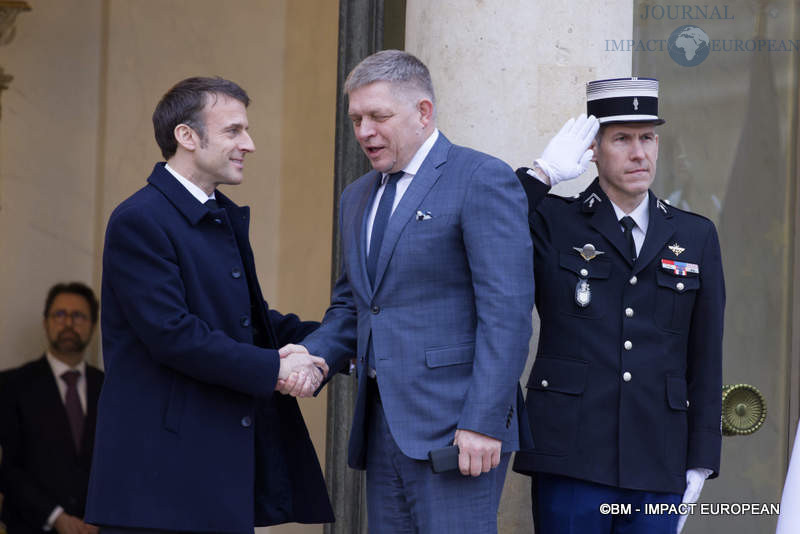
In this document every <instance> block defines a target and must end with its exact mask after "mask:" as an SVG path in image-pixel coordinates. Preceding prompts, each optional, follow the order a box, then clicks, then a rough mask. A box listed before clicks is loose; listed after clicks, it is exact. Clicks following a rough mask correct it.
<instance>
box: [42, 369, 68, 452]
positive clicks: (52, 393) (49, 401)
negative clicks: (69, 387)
mask: <svg viewBox="0 0 800 534" xmlns="http://www.w3.org/2000/svg"><path fill="white" fill-rule="evenodd" d="M39 361H40V362H41V363H40V366H39V370H38V375H39V384H40V389H41V398H42V402H43V403H44V405H45V406H48V408H47V411H49V412H50V413H52V414H57V416H56V417H54V418H53V420H52V421H51V422H50V423H48V426H49V427H50V428H51V429H52V433H53V434H52V435H53V436H54V437H55V438H56V439H58V440H59V441H60V442H61V446H62V447H64V448H66V447H68V448H69V450H71V451H72V453H73V454H75V455H77V451H76V450H75V441H74V440H73V439H72V429H71V428H70V426H69V418H68V417H67V409H66V407H65V406H64V400H63V399H62V398H61V392H60V391H59V389H58V383H56V380H60V379H57V378H56V376H55V375H54V374H53V369H52V368H51V367H50V364H49V363H48V361H47V356H42V358H41V359H40V360H39Z"/></svg>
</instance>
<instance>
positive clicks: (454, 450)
mask: <svg viewBox="0 0 800 534" xmlns="http://www.w3.org/2000/svg"><path fill="white" fill-rule="evenodd" d="M428 458H429V459H430V461H431V469H433V472H434V473H444V472H446V471H452V470H453V469H458V445H450V446H449V447H442V448H441V449H434V450H432V451H430V452H429V453H428Z"/></svg>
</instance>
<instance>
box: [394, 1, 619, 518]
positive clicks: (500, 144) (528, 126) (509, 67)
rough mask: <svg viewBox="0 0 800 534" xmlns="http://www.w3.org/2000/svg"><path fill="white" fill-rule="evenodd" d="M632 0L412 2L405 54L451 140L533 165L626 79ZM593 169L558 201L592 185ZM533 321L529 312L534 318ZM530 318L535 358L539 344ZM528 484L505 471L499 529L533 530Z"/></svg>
mask: <svg viewBox="0 0 800 534" xmlns="http://www.w3.org/2000/svg"><path fill="white" fill-rule="evenodd" d="M633 6H634V3H633V2H630V1H629V0H608V1H606V2H592V1H590V0H573V1H570V2H562V3H551V2H541V1H535V0H503V1H502V2H501V1H498V0H494V1H491V0H489V1H486V0H438V1H436V2H430V1H428V0H408V2H407V5H406V9H407V11H406V50H408V51H409V52H411V53H413V54H415V55H417V56H418V57H419V58H420V59H421V60H422V61H424V62H425V64H427V65H428V67H429V68H430V70H431V75H432V77H433V83H434V88H435V91H436V97H437V103H436V106H437V124H438V126H439V128H440V129H441V130H442V131H443V132H444V133H445V135H447V136H448V137H449V138H450V140H451V141H453V142H455V143H457V144H462V145H467V146H471V147H473V148H476V149H478V150H481V151H483V152H488V153H489V154H493V155H495V156H498V157H499V158H501V159H503V160H504V161H506V162H508V163H509V164H510V165H511V166H512V167H515V168H516V167H519V166H522V165H527V166H529V165H530V164H531V163H532V162H533V159H534V158H536V157H537V156H538V155H540V154H541V152H542V150H543V149H544V147H545V145H546V143H547V141H548V140H549V139H550V137H551V136H552V135H553V134H555V133H556V132H557V131H558V130H559V129H560V127H561V125H562V124H563V123H564V121H566V120H567V118H569V117H571V116H575V115H577V114H579V113H581V112H582V111H584V110H585V109H586V103H585V102H586V100H585V83H586V82H587V81H589V80H593V79H599V78H616V77H620V76H630V75H631V54H630V52H624V51H614V50H611V51H607V48H613V47H609V46H608V42H609V41H612V40H616V41H619V40H621V39H625V40H627V39H631V35H632V27H633ZM594 176H595V169H594V166H591V167H590V170H589V171H587V173H586V174H585V175H584V176H583V177H581V178H579V179H577V180H573V181H572V182H570V183H566V184H559V185H558V187H557V188H556V191H555V192H557V193H560V194H574V193H575V192H577V191H580V190H582V189H584V188H585V187H586V185H587V184H588V183H589V182H590V181H591V180H592V179H593V178H594ZM534 315H535V314H534ZM535 319H536V320H535V321H534V322H535V323H537V324H535V325H534V326H535V328H534V336H533V339H532V340H531V349H532V351H531V357H530V358H529V361H528V365H527V368H526V370H525V372H524V373H523V375H522V380H523V385H524V382H525V380H527V377H528V374H529V372H530V367H531V365H532V362H533V354H534V349H535V346H536V341H537V339H538V334H537V333H536V332H537V331H538V318H535ZM530 507H531V499H530V479H529V478H528V477H526V476H521V475H517V474H516V473H513V472H511V471H510V470H509V474H508V477H507V478H506V486H505V489H504V491H503V500H502V503H501V506H500V520H499V523H498V525H499V531H500V532H502V533H511V532H532V531H533V526H532V524H531V523H532V520H531V508H530Z"/></svg>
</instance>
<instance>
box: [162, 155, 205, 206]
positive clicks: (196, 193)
mask: <svg viewBox="0 0 800 534" xmlns="http://www.w3.org/2000/svg"><path fill="white" fill-rule="evenodd" d="M164 168H165V169H167V170H168V171H169V173H170V174H171V175H172V176H174V177H175V179H176V180H178V182H180V184H181V185H182V186H183V187H185V188H186V190H187V191H189V192H190V193H191V194H192V196H193V197H194V198H196V199H197V200H199V201H200V204H205V203H206V201H207V200H208V199H210V198H213V199H214V200H216V196H215V195H216V191H214V192H213V193H211V196H208V195H206V192H205V191H203V190H202V189H200V188H199V187H197V186H196V185H195V184H193V183H192V182H190V181H189V180H187V179H186V178H184V177H183V176H181V175H180V173H178V171H176V170H175V169H173V168H172V167H170V166H169V163H167V164H165V165H164Z"/></svg>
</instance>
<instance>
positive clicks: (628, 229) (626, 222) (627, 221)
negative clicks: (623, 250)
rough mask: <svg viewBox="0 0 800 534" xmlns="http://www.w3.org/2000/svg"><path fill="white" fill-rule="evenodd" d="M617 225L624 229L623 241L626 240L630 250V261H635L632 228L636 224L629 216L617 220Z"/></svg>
mask: <svg viewBox="0 0 800 534" xmlns="http://www.w3.org/2000/svg"><path fill="white" fill-rule="evenodd" d="M619 223H620V224H621V225H622V226H623V227H624V228H625V239H627V240H628V249H629V250H630V257H631V261H633V262H635V261H636V243H634V242H633V227H634V226H636V223H635V222H633V219H632V218H631V217H630V215H626V216H625V217H623V218H622V219H620V220H619Z"/></svg>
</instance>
